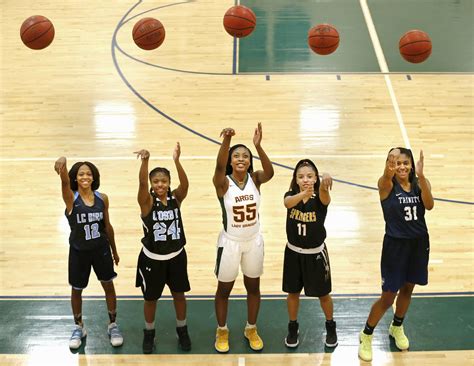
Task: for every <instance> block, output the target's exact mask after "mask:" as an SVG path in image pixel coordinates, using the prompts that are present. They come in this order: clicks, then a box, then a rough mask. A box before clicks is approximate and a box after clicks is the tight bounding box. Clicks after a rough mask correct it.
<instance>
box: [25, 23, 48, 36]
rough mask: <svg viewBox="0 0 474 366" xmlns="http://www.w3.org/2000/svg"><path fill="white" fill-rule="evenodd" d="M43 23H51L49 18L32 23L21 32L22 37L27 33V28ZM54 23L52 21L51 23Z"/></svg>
mask: <svg viewBox="0 0 474 366" xmlns="http://www.w3.org/2000/svg"><path fill="white" fill-rule="evenodd" d="M41 23H51V22H50V21H49V20H42V21H41V22H36V23H33V24H31V25H30V26H29V27H28V28H26V29H25V30H24V31H23V33H21V34H20V36H21V37H23V34H25V33H26V31H27V30H29V29H31V28H32V27H34V26H35V25H38V24H41ZM51 25H52V23H51Z"/></svg>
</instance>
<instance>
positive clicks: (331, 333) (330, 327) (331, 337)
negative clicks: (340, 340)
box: [324, 320, 337, 347]
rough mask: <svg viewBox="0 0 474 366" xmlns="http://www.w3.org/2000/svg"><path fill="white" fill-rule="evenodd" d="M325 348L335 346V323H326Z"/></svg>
mask: <svg viewBox="0 0 474 366" xmlns="http://www.w3.org/2000/svg"><path fill="white" fill-rule="evenodd" d="M324 344H325V345H326V347H336V346H337V333H336V322H335V321H334V320H332V321H330V322H328V321H327V322H326V342H325V343H324Z"/></svg>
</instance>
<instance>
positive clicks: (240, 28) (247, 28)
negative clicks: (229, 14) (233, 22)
mask: <svg viewBox="0 0 474 366" xmlns="http://www.w3.org/2000/svg"><path fill="white" fill-rule="evenodd" d="M253 28H254V27H245V28H233V27H226V29H231V30H246V29H253Z"/></svg>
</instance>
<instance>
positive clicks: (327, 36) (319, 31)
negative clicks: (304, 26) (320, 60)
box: [308, 24, 339, 55]
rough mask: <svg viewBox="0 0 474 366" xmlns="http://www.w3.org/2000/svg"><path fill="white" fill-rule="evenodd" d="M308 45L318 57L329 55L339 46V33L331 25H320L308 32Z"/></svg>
mask: <svg viewBox="0 0 474 366" xmlns="http://www.w3.org/2000/svg"><path fill="white" fill-rule="evenodd" d="M308 45H309V47H310V48H311V49H312V50H313V51H314V52H316V53H317V54H318V55H329V54H330V53H333V52H334V51H335V50H336V49H337V47H338V46H339V32H338V31H337V29H336V28H334V26H333V25H331V24H318V25H316V26H314V27H313V28H311V29H310V30H309V32H308Z"/></svg>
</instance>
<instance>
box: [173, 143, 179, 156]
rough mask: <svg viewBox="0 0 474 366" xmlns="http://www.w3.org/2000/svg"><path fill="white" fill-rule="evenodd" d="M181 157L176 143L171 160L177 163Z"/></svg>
mask: <svg viewBox="0 0 474 366" xmlns="http://www.w3.org/2000/svg"><path fill="white" fill-rule="evenodd" d="M180 156H181V145H180V144H179V142H176V146H175V148H174V151H173V160H174V161H177V160H179V157H180Z"/></svg>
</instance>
